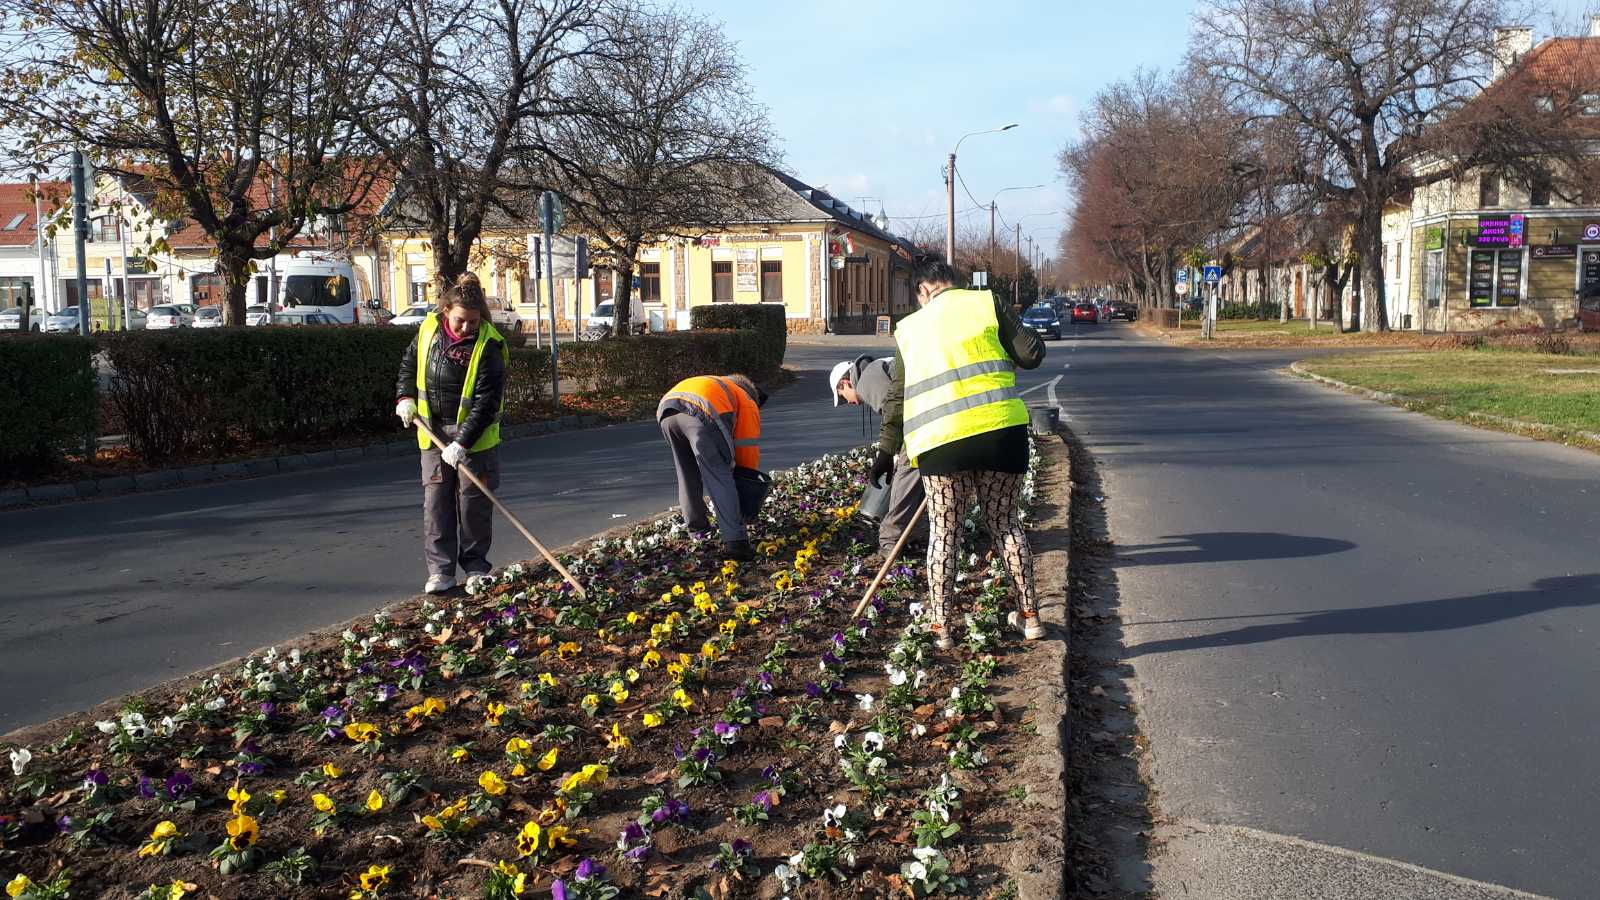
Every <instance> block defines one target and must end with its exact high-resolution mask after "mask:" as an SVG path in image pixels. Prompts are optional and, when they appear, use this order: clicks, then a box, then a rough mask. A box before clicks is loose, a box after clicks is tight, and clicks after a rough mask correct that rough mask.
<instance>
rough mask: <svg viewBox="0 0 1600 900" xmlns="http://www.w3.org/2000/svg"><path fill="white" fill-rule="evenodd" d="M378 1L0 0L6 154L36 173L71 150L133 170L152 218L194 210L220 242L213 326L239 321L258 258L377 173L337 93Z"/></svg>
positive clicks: (372, 25)
mask: <svg viewBox="0 0 1600 900" xmlns="http://www.w3.org/2000/svg"><path fill="white" fill-rule="evenodd" d="M375 11H376V10H375V7H374V5H373V3H372V2H369V0H148V2H142V3H129V2H125V0H75V2H72V3H61V2H56V0H0V33H4V34H6V35H10V36H11V37H10V38H9V39H8V40H7V41H6V42H5V45H4V49H3V50H0V52H3V53H4V55H5V57H6V60H7V66H6V69H5V71H4V74H3V76H0V135H3V139H4V141H5V143H6V145H7V147H6V150H7V154H6V155H7V156H8V157H9V159H11V160H13V161H20V162H19V163H17V164H19V165H25V166H27V167H30V168H34V169H36V170H38V171H45V170H48V169H52V168H57V169H58V168H59V167H61V166H62V165H63V163H64V162H65V160H66V158H67V156H68V155H69V153H70V151H71V150H73V149H75V148H78V149H83V150H85V151H87V152H89V153H90V154H91V155H92V156H93V157H94V158H95V161H96V163H97V164H98V165H99V167H100V170H101V171H103V172H106V173H108V174H113V175H120V176H124V177H129V178H136V179H138V180H139V181H140V182H141V183H142V185H143V186H144V187H145V188H146V189H147V190H149V191H150V193H151V195H152V200H153V203H154V212H155V214H156V215H157V216H159V217H162V218H165V219H168V220H182V219H185V218H188V219H192V220H193V221H194V222H195V223H196V224H197V225H199V227H200V228H202V229H203V230H204V231H205V233H206V235H207V236H208V237H209V238H210V239H211V240H212V241H214V242H215V244H216V254H217V263H216V265H217V272H218V274H219V275H221V276H222V277H223V279H224V283H225V285H226V290H227V295H226V296H227V304H226V306H225V318H224V321H225V322H227V323H229V324H234V325H239V324H243V322H244V297H245V284H246V282H247V281H248V279H249V277H250V272H251V270H252V268H253V267H254V261H255V260H258V259H266V258H269V257H271V256H274V255H276V254H277V252H278V251H279V250H280V249H281V248H282V247H283V246H286V245H287V244H288V243H289V242H290V241H291V240H293V239H294V237H295V236H296V235H298V234H299V233H300V231H301V230H302V229H304V228H305V227H306V225H307V223H308V222H310V221H312V220H313V219H316V218H318V217H325V216H338V215H342V214H344V213H347V212H349V211H351V210H352V209H354V208H355V207H356V206H357V205H359V204H360V202H361V201H362V200H363V199H364V197H365V195H366V193H367V192H368V191H370V190H371V189H372V186H373V184H374V182H375V180H376V178H377V177H378V175H379V174H380V167H379V166H378V165H377V164H376V162H375V161H374V160H372V159H371V158H370V157H368V156H365V155H363V154H362V153H361V152H360V149H361V146H360V141H359V136H358V135H357V134H356V132H355V131H354V129H352V128H351V127H350V125H349V121H348V118H347V117H346V116H345V115H344V112H345V110H344V108H343V107H342V105H341V103H340V100H339V95H340V92H339V91H338V90H335V89H334V87H333V86H334V85H336V84H339V83H341V82H342V81H343V80H344V79H346V78H348V77H349V75H350V73H351V71H352V68H353V67H354V66H355V64H356V62H357V61H358V60H360V59H362V58H364V54H366V53H367V52H369V51H370V50H371V49H372V48H373V47H374V45H381V43H382V40H383V35H384V30H383V27H382V23H381V20H380V19H379V18H378V17H377V16H376V15H375ZM274 198H275V199H274ZM269 236H272V239H270V240H269ZM163 240H164V239H159V238H158V239H157V242H156V243H157V246H156V247H155V248H152V249H165V248H164V247H163V246H161V244H162V242H163Z"/></svg>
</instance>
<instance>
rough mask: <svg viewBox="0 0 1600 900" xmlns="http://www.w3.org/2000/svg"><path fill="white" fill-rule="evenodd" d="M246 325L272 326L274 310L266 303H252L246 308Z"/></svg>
mask: <svg viewBox="0 0 1600 900" xmlns="http://www.w3.org/2000/svg"><path fill="white" fill-rule="evenodd" d="M244 324H246V325H271V324H272V310H271V309H269V308H268V307H267V305H266V304H265V303H252V304H250V305H249V306H246V307H245V308H244Z"/></svg>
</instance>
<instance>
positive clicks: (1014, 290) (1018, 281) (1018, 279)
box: [1011, 222, 1022, 306]
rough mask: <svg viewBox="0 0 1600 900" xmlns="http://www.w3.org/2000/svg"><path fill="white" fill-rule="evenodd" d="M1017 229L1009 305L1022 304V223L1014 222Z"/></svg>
mask: <svg viewBox="0 0 1600 900" xmlns="http://www.w3.org/2000/svg"><path fill="white" fill-rule="evenodd" d="M1016 229H1017V259H1016V264H1015V265H1014V266H1013V267H1012V271H1013V275H1012V276H1011V305H1012V306H1021V305H1022V223H1021V222H1018V223H1017V224H1016Z"/></svg>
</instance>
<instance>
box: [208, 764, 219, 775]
mask: <svg viewBox="0 0 1600 900" xmlns="http://www.w3.org/2000/svg"><path fill="white" fill-rule="evenodd" d="M206 774H207V775H221V774H222V767H221V766H206Z"/></svg>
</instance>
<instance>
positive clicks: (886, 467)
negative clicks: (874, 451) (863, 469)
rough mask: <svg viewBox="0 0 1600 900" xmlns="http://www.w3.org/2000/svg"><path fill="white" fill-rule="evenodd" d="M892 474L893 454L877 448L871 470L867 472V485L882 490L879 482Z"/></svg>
mask: <svg viewBox="0 0 1600 900" xmlns="http://www.w3.org/2000/svg"><path fill="white" fill-rule="evenodd" d="M893 474H894V454H893V453H889V452H887V451H885V450H883V449H882V448H879V450H878V456H877V458H876V459H874V460H873V461H872V468H871V469H868V470H867V483H868V484H870V485H872V486H873V487H875V488H882V487H883V485H882V484H881V483H880V482H882V481H883V480H884V479H885V478H888V477H890V476H892V475H893Z"/></svg>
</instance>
